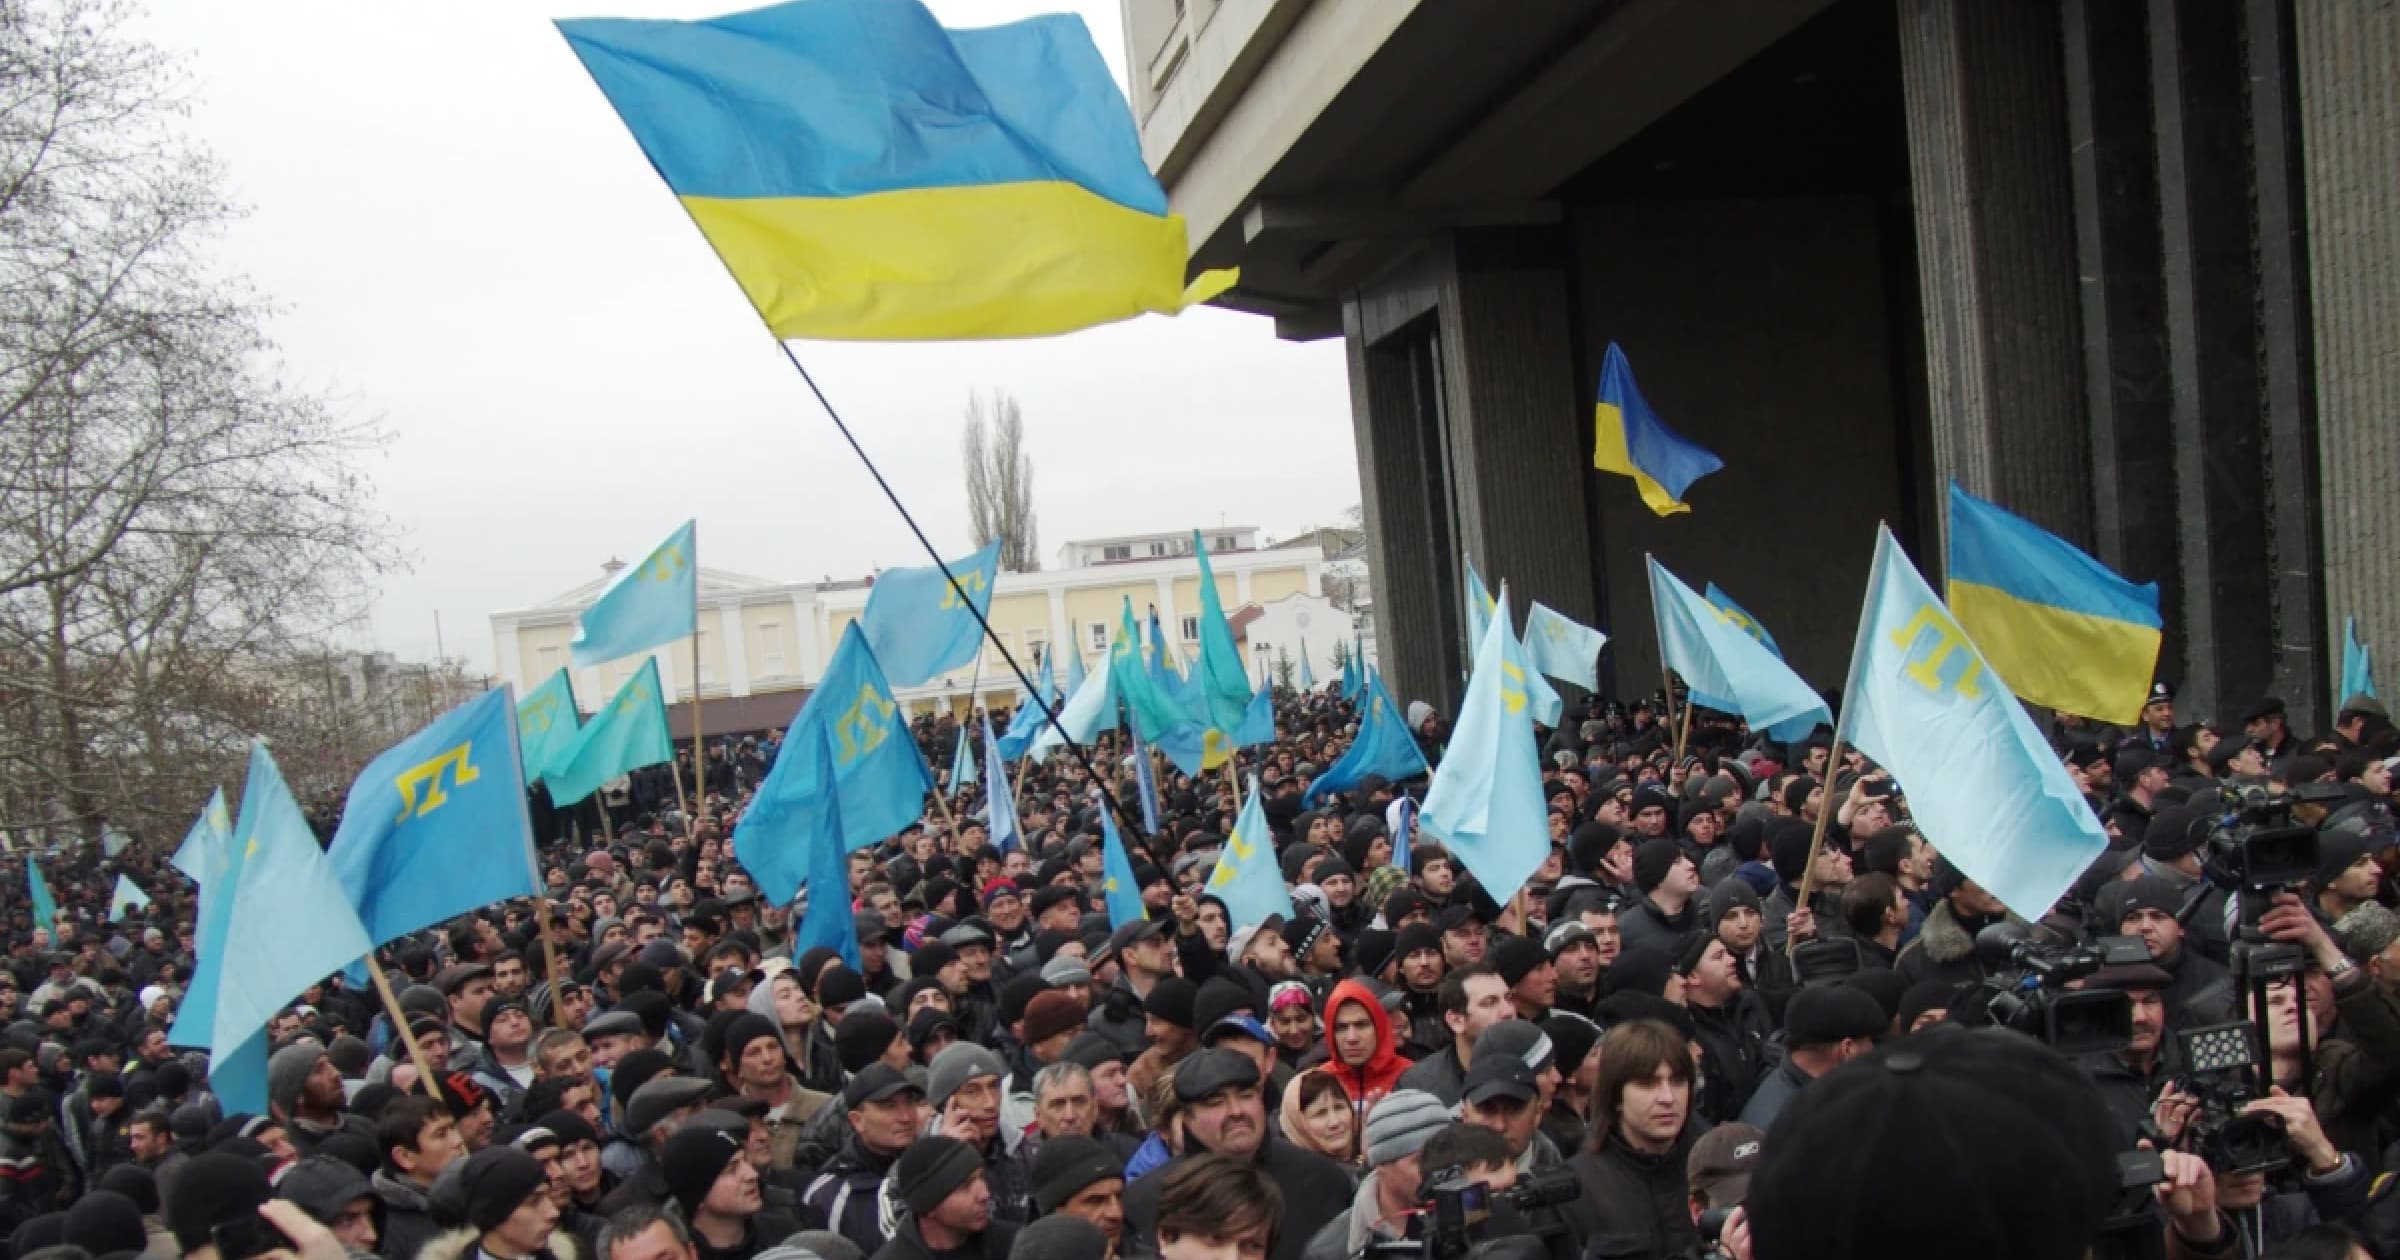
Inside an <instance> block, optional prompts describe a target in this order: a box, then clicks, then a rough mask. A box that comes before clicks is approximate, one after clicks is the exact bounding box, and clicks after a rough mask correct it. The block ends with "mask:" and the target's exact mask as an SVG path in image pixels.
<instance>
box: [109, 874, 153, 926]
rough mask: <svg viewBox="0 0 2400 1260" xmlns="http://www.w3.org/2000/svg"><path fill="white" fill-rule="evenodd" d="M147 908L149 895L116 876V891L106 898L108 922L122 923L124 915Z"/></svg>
mask: <svg viewBox="0 0 2400 1260" xmlns="http://www.w3.org/2000/svg"><path fill="white" fill-rule="evenodd" d="M149 908H150V894H148V893H146V892H143V891H142V886H141V885H140V884H137V883H134V882H133V881H132V880H131V879H129V878H127V877H126V876H123V875H119V876H117V888H116V891H115V892H112V893H110V894H109V896H108V921H109V922H111V923H123V922H124V921H125V916H126V915H128V914H131V913H133V912H134V911H136V910H147V909H149Z"/></svg>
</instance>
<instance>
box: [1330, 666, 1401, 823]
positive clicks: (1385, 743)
mask: <svg viewBox="0 0 2400 1260" xmlns="http://www.w3.org/2000/svg"><path fill="white" fill-rule="evenodd" d="M1359 686H1360V690H1361V694H1362V695H1364V696H1365V697H1366V699H1365V703H1364V706H1363V707H1362V709H1361V710H1360V712H1359V715H1358V738H1356V739H1354V740H1352V741H1350V747H1349V748H1347V749H1345V750H1343V752H1342V755H1341V756H1340V757H1338V758H1336V759H1335V760H1334V763H1333V764H1332V765H1330V766H1327V767H1325V773H1323V774H1320V775H1318V776H1317V778H1316V781H1315V782H1313V783H1310V784H1309V785H1308V794H1307V795H1305V796H1303V797H1301V798H1300V805H1301V807H1302V808H1304V809H1315V808H1316V807H1317V802H1319V801H1321V800H1323V799H1325V796H1326V794H1327V793H1330V792H1347V791H1349V790H1350V789H1351V788H1354V787H1357V786H1358V785H1359V784H1361V783H1364V782H1365V781H1366V778H1367V776H1368V775H1370V774H1379V775H1382V776H1383V777H1384V778H1386V779H1390V780H1391V781H1392V782H1394V783H1397V782H1399V781H1401V780H1402V779H1413V778H1416V777H1417V776H1418V775H1421V774H1424V773H1426V772H1427V771H1429V770H1431V769H1432V767H1431V766H1428V765H1426V764H1425V750H1423V749H1421V748H1419V747H1417V739H1416V736H1414V735H1412V734H1410V733H1409V730H1408V719H1407V718H1406V717H1405V716H1403V715H1402V714H1401V712H1400V706H1399V705H1397V704H1394V703H1393V702H1392V693H1391V692H1389V691H1386V690H1384V688H1383V676H1382V675H1380V674H1378V673H1376V672H1375V671H1374V670H1372V669H1368V670H1365V671H1364V681H1362V682H1361V683H1360V684H1359Z"/></svg>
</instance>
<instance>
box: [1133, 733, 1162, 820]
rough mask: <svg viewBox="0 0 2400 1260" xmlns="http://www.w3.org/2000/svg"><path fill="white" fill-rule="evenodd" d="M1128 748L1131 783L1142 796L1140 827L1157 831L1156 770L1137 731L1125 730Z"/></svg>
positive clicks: (1147, 749) (1148, 751) (1147, 748)
mask: <svg viewBox="0 0 2400 1260" xmlns="http://www.w3.org/2000/svg"><path fill="white" fill-rule="evenodd" d="M1127 734H1128V735H1129V736H1130V739H1129V740H1128V744H1127V747H1128V750H1129V752H1130V753H1131V756H1132V758H1133V783H1134V788H1135V790H1136V791H1137V792H1138V793H1139V794H1140V796H1141V798H1142V829H1143V830H1144V831H1147V832H1150V833H1151V834H1153V835H1156V834H1157V833H1158V771H1157V769H1156V768H1155V767H1153V766H1152V765H1151V764H1150V749H1149V747H1148V746H1147V745H1145V744H1143V743H1142V737H1141V735H1140V733H1138V732H1127Z"/></svg>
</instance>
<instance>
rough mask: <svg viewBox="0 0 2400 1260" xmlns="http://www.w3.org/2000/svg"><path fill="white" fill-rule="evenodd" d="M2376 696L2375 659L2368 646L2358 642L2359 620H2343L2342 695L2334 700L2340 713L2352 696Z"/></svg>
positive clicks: (2347, 618)
mask: <svg viewBox="0 0 2400 1260" xmlns="http://www.w3.org/2000/svg"><path fill="white" fill-rule="evenodd" d="M2374 694H2375V658H2374V656H2373V655H2372V654H2371V653H2369V652H2368V651H2367V645H2366V644H2364V643H2361V642H2359V641H2358V618H2356V617H2344V618H2342V693H2341V694H2340V695H2338V696H2335V697H2334V698H2333V707H2334V710H2335V711H2336V712H2339V711H2340V710H2341V707H2342V703H2343V702H2344V701H2346V700H2348V699H2349V698H2350V697H2352V696H2372V695H2374Z"/></svg>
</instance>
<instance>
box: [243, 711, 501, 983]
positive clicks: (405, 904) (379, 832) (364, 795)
mask: <svg viewBox="0 0 2400 1260" xmlns="http://www.w3.org/2000/svg"><path fill="white" fill-rule="evenodd" d="M514 700H515V697H514V695H513V694H512V693H511V691H510V690H509V689H508V688H506V687H502V688H500V689H499V690H496V691H487V692H485V693H483V694H482V695H480V696H477V697H476V698H475V699H473V700H470V701H468V702H466V703H465V704H462V705H460V706H458V707H457V708H455V709H452V710H451V711H449V712H448V713H445V714H443V715H442V716H440V717H438V718H435V719H434V720H433V722H432V724H431V725H429V726H427V727H426V728H425V729H424V730H421V731H419V732H417V733H416V734H414V735H411V736H409V737H408V738H407V739H404V740H402V741H400V743H398V744H396V745H394V746H393V747H392V748H391V749H390V750H389V751H387V752H385V753H384V754H383V755H382V756H380V757H377V758H376V759H375V760H373V761H371V762H368V763H367V768H366V769H364V770H361V771H359V774H358V780H357V781H356V782H354V783H352V784H351V785H350V795H349V797H348V798H347V799H346V800H345V802H344V803H343V806H342V825H341V827H340V829H338V830H337V831H335V832H334V836H333V844H332V845H331V846H330V847H329V848H328V849H327V850H326V857H327V859H328V860H329V861H330V862H331V863H332V866H333V872H334V874H335V876H336V877H337V878H338V879H339V880H340V881H341V886H342V889H343V891H344V893H346V894H347V895H348V897H349V899H350V900H349V904H350V905H351V906H352V907H354V908H355V909H356V910H357V912H358V918H359V921H360V922H362V923H364V924H366V925H367V936H368V938H369V939H370V940H371V941H372V942H373V943H374V944H376V945H381V944H383V943H384V942H386V941H389V940H391V939H392V938H393V937H396V936H400V935H402V934H404V933H408V932H414V931H416V930H418V929H419V928H424V927H429V926H431V925H433V924H436V923H439V922H441V921H442V920H444V919H448V918H451V917H453V916H456V915H461V914H465V913H466V912H467V911H469V910H474V909H478V908H480V907H483V906H488V905H490V904H492V903H493V902H495V901H506V900H508V899H509V898H511V897H533V896H539V895H540V894H541V891H542V868H541V864H540V861H539V860H538V859H537V858H536V857H535V856H534V851H533V818H532V815H531V814H530V813H528V812H527V810H526V806H525V786H524V785H525V777H524V773H523V771H522V770H521V769H520V768H519V766H520V764H521V763H520V759H519V755H518V750H517V723H516V705H515V703H514ZM249 809H250V802H249V801H248V800H244V801H243V802H242V810H243V812H244V813H245V814H247V813H248V811H249ZM353 957H356V955H353Z"/></svg>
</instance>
